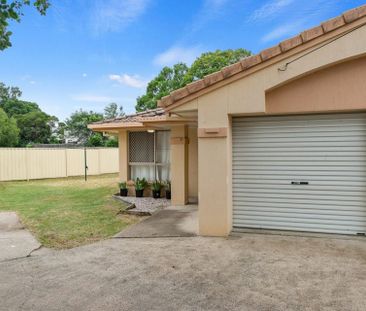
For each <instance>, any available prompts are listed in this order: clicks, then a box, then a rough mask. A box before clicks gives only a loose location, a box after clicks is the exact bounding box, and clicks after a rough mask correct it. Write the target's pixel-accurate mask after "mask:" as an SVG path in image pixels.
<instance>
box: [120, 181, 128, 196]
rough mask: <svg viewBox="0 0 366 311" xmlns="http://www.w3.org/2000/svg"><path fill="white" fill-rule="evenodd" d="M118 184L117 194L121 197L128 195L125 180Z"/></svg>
mask: <svg viewBox="0 0 366 311" xmlns="http://www.w3.org/2000/svg"><path fill="white" fill-rule="evenodd" d="M118 186H119V195H120V196H121V197H127V195H128V188H127V182H125V181H123V182H120V183H118Z"/></svg>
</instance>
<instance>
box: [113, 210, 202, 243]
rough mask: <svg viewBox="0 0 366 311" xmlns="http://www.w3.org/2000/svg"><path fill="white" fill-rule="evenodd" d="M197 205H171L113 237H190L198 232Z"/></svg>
mask: <svg viewBox="0 0 366 311" xmlns="http://www.w3.org/2000/svg"><path fill="white" fill-rule="evenodd" d="M197 212H198V208H197V205H187V206H172V207H168V208H165V209H163V210H160V211H158V212H156V213H155V214H153V215H152V216H151V217H149V218H147V219H145V220H144V221H142V222H140V223H138V224H136V225H134V226H131V227H128V228H127V229H125V230H123V231H122V232H120V233H118V234H116V235H115V236H114V237H115V238H156V237H190V236H196V235H197V233H198V217H197Z"/></svg>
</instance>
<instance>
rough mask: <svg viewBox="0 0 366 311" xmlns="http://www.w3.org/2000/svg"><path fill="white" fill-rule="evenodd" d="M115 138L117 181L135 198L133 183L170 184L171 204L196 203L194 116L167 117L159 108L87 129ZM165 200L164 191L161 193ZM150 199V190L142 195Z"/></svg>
mask: <svg viewBox="0 0 366 311" xmlns="http://www.w3.org/2000/svg"><path fill="white" fill-rule="evenodd" d="M90 128H91V129H93V130H94V131H99V132H103V133H110V134H113V135H118V138H119V167H120V170H119V177H120V180H121V181H126V182H127V184H128V195H129V196H131V197H133V196H134V195H135V187H134V180H136V179H137V178H140V179H141V178H145V179H146V180H147V181H149V182H152V181H155V180H159V181H165V182H167V181H170V182H171V204H172V205H185V204H188V203H195V204H197V203H198V138H197V114H196V112H191V113H188V114H187V113H185V114H184V116H182V115H178V114H172V115H171V114H166V113H165V111H164V110H163V109H161V108H158V109H154V110H149V111H146V112H143V113H138V114H135V115H131V116H126V117H122V118H118V119H113V120H107V121H103V122H101V123H95V124H92V125H91V126H90ZM162 195H163V196H164V191H163V192H162ZM144 196H146V197H151V189H146V190H145V191H144Z"/></svg>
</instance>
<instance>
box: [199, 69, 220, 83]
mask: <svg viewBox="0 0 366 311" xmlns="http://www.w3.org/2000/svg"><path fill="white" fill-rule="evenodd" d="M223 79H224V75H223V74H222V72H221V71H218V72H214V73H211V74H209V75H208V76H205V77H204V79H203V80H204V81H205V85H206V86H209V85H212V84H215V83H217V82H219V81H221V80H223Z"/></svg>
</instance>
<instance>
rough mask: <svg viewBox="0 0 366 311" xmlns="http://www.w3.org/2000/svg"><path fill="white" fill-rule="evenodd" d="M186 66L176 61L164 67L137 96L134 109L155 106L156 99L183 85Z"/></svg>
mask: <svg viewBox="0 0 366 311" xmlns="http://www.w3.org/2000/svg"><path fill="white" fill-rule="evenodd" d="M187 71H188V66H187V65H186V64H183V63H178V64H176V65H174V66H173V68H171V67H164V68H163V69H162V70H161V71H160V73H159V74H158V75H157V77H156V78H154V79H153V80H151V81H150V82H149V84H148V85H147V88H146V93H145V95H143V96H140V97H138V98H137V105H136V111H144V110H147V109H154V108H156V104H157V101H158V100H159V99H160V98H162V97H164V96H166V95H168V94H169V93H170V92H172V91H174V90H176V89H179V88H181V87H183V86H184V85H185V84H186V83H185V75H186V74H187Z"/></svg>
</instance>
